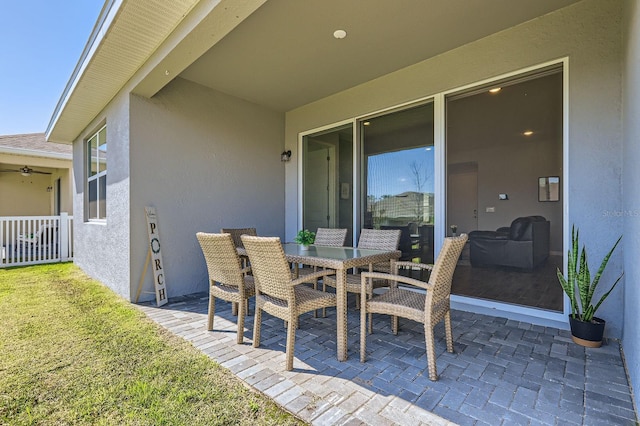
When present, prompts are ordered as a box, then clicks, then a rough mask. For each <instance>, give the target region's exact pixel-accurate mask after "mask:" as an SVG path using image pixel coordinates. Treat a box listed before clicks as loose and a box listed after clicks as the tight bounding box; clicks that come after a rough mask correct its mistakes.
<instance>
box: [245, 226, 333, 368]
mask: <svg viewBox="0 0 640 426" xmlns="http://www.w3.org/2000/svg"><path fill="white" fill-rule="evenodd" d="M242 242H243V243H244V248H245V250H246V251H247V254H248V255H249V261H250V262H251V268H252V270H253V275H254V277H255V280H256V308H255V320H254V323H253V346H254V347H258V346H260V328H261V326H262V311H263V310H264V311H266V312H268V313H269V314H271V315H273V316H275V317H277V318H280V319H283V320H285V321H286V323H287V344H286V367H285V368H286V370H292V369H293V352H294V345H295V335H296V328H297V325H298V317H299V316H300V315H302V314H304V313H305V312H309V311H314V310H316V309H320V308H326V307H330V306H336V296H335V294H331V293H325V292H322V291H318V290H314V289H312V288H310V287H307V286H304V285H299V284H302V283H304V282H307V281H308V280H309V279H316V278H320V277H325V276H326V275H328V274H331V273H334V271H329V270H322V271H318V272H315V273H313V274H310V275H308V276H306V277H302V278H299V279H292V277H291V272H290V270H289V264H288V263H287V258H286V257H285V254H284V250H283V249H282V244H281V243H280V238H278V237H252V236H247V235H243V236H242Z"/></svg>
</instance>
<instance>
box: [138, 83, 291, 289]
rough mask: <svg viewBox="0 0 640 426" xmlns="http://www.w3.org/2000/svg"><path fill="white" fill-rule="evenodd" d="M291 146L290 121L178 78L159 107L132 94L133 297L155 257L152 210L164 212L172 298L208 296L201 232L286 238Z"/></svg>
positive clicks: (149, 284) (148, 284) (157, 99)
mask: <svg viewBox="0 0 640 426" xmlns="http://www.w3.org/2000/svg"><path fill="white" fill-rule="evenodd" d="M283 138H284V115H283V114H282V113H278V112H274V111H271V110H269V109H266V108H264V107H261V106H258V105H255V104H252V103H249V102H246V101H243V100H240V99H238V98H234V97H231V96H228V95H225V94H222V93H220V92H216V91H214V90H211V89H208V88H205V87H203V86H200V85H198V84H196V83H192V82H189V81H187V80H183V79H180V78H177V79H175V80H174V81H173V82H171V83H170V84H169V85H167V86H166V87H165V88H164V89H163V90H162V91H160V92H159V93H158V94H157V95H155V96H154V97H153V98H151V99H146V98H142V97H139V96H135V95H131V161H132V165H134V166H133V167H132V169H131V183H132V186H131V262H132V263H131V283H132V284H131V289H130V290H131V294H132V295H135V292H136V290H137V285H138V280H139V279H140V274H141V271H142V267H143V265H144V261H145V256H146V254H147V246H148V236H147V230H146V219H145V216H144V207H145V206H154V207H155V208H156V212H157V218H158V227H159V233H160V241H161V244H162V257H163V262H164V270H165V281H166V285H167V291H168V297H169V298H171V297H173V296H176V295H181V294H188V293H193V292H197V291H205V290H207V288H208V284H207V280H208V279H207V270H206V265H205V262H204V257H203V255H202V251H201V249H200V246H199V244H198V241H197V239H196V233H197V232H199V231H202V232H219V231H220V228H222V227H226V228H244V227H255V228H256V229H257V232H258V234H259V235H264V236H279V237H281V238H283V237H284V191H283V188H284V164H285V163H282V162H281V161H280V153H281V152H282V148H283V146H282V145H283V143H282V141H283ZM151 277H152V274H151V272H148V275H147V276H146V279H145V282H144V286H145V287H144V288H145V291H152V290H153V281H152V278H151ZM153 297H154V296H153V295H144V297H141V300H143V299H152V298H153Z"/></svg>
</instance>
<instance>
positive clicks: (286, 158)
mask: <svg viewBox="0 0 640 426" xmlns="http://www.w3.org/2000/svg"><path fill="white" fill-rule="evenodd" d="M289 160H291V150H290V149H289V150H287V151H282V154H280V161H289Z"/></svg>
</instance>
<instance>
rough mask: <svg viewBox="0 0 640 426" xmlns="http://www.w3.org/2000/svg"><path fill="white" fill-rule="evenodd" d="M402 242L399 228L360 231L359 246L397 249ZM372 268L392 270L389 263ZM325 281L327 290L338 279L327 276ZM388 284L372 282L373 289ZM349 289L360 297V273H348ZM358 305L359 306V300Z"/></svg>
mask: <svg viewBox="0 0 640 426" xmlns="http://www.w3.org/2000/svg"><path fill="white" fill-rule="evenodd" d="M399 243H400V230H399V229H363V230H362V231H360V238H359V239H358V248H360V249H370V250H397V249H398V244H399ZM370 269H371V270H373V271H378V272H390V266H389V263H387V262H385V263H384V264H374V265H371V266H370ZM322 282H323V290H326V286H329V287H335V286H336V280H335V278H334V277H327V278H325V279H324V280H322ZM387 285H388V284H387V283H386V281H384V280H374V281H373V283H372V288H371V291H373V289H374V288H378V287H386V286H387ZM346 288H347V291H348V292H349V293H355V294H357V295H358V300H359V299H360V274H359V273H356V274H347V286H346ZM356 306H359V302H357V304H356Z"/></svg>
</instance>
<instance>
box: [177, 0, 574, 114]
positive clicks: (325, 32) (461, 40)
mask: <svg viewBox="0 0 640 426" xmlns="http://www.w3.org/2000/svg"><path fill="white" fill-rule="evenodd" d="M516 3H517V4H514V2H513V0H482V1H468V0H447V1H424V0H403V1H388V0H368V1H367V2H360V1H344V0H323V1H298V0H275V1H267V2H266V3H265V4H264V5H262V6H261V7H260V8H259V9H258V10H256V12H254V13H253V14H252V15H250V16H249V17H248V18H247V19H246V20H244V21H243V22H242V23H241V24H240V25H238V26H237V27H236V28H235V29H234V30H233V31H232V32H231V33H229V34H228V35H227V36H226V37H225V38H224V39H222V40H221V41H220V42H219V43H217V44H216V45H215V46H213V47H212V48H211V49H210V50H209V51H208V52H207V53H205V54H204V55H203V56H202V57H200V58H199V59H198V60H197V61H195V62H194V63H193V64H192V65H191V66H189V67H188V68H187V69H186V70H185V71H184V72H182V73H181V74H180V76H181V77H183V78H185V79H187V80H191V81H194V82H196V83H199V84H201V85H204V86H207V87H210V88H213V89H216V90H219V91H222V92H225V93H227V94H231V95H234V96H236V97H239V98H242V99H246V100H249V101H252V102H255V103H257V104H260V105H265V106H267V107H270V108H273V109H275V110H278V111H283V112H284V111H289V110H291V109H294V108H296V107H299V106H302V105H305V104H307V103H310V102H313V101H315V100H318V99H321V98H323V97H326V96H329V95H331V94H333V93H337V92H340V91H342V90H345V89H348V88H350V87H353V86H356V85H358V84H361V83H364V82H366V81H369V80H372V79H375V78H377V77H380V76H383V75H385V74H388V73H390V72H393V71H396V70H398V69H401V68H404V67H407V66H409V65H412V64H415V63H417V62H419V61H422V60H425V59H428V58H430V57H433V56H436V55H438V54H441V53H443V52H446V51H449V50H451V49H455V48H456V47H459V46H462V45H464V44H467V43H469V42H472V41H474V40H477V39H480V38H482V37H485V36H488V35H490V34H493V33H496V32H498V31H501V30H504V29H507V28H510V27H512V26H515V25H518V24H520V23H522V22H525V21H528V20H531V19H535V18H537V17H539V16H541V15H544V14H547V13H549V12H552V11H554V10H556V9H560V8H562V7H565V6H567V5H569V4H572V3H575V0H538V1H518V2H516ZM337 29H344V30H345V31H346V32H347V36H346V38H344V39H341V40H338V39H335V38H334V37H333V32H334V31H335V30H337Z"/></svg>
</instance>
